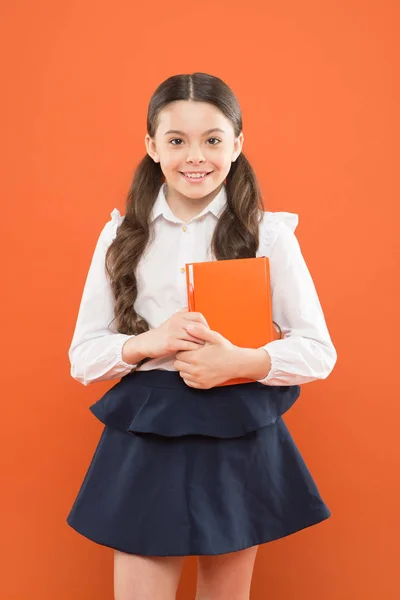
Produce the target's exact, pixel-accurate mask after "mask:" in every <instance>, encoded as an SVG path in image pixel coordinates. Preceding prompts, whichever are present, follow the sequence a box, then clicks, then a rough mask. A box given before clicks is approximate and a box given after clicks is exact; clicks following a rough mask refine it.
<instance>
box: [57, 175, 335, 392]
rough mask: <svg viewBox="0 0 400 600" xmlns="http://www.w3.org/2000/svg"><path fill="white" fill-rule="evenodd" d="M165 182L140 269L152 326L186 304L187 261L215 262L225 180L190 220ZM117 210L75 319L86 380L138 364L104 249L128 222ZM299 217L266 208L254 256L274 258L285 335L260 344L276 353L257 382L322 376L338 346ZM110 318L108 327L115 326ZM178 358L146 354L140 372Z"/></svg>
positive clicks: (141, 295) (76, 349) (276, 306)
mask: <svg viewBox="0 0 400 600" xmlns="http://www.w3.org/2000/svg"><path fill="white" fill-rule="evenodd" d="M166 185H167V184H166V183H164V184H163V185H162V186H161V188H160V192H159V194H158V197H157V199H156V202H155V204H154V207H153V212H152V215H151V222H152V226H153V227H154V232H155V235H154V240H153V242H151V243H150V245H149V246H148V247H147V249H146V251H145V253H144V254H143V256H142V258H141V260H140V262H139V265H138V269H137V272H136V276H137V283H138V296H137V299H136V302H135V310H136V312H137V313H138V314H139V315H140V316H141V317H143V318H144V319H145V320H146V321H147V323H148V324H149V327H150V328H155V327H158V326H159V325H161V323H163V322H164V321H165V320H166V319H168V318H169V317H170V316H172V315H173V314H174V313H175V312H176V311H177V310H179V309H180V308H183V307H186V306H187V296H186V279H185V263H190V262H201V261H206V260H213V257H212V256H211V253H210V242H211V239H212V235H213V232H214V228H215V226H216V223H217V220H218V218H219V216H220V215H221V213H222V211H223V209H224V207H225V204H226V189H225V186H223V187H222V188H221V191H220V192H219V193H218V194H217V196H216V197H215V198H214V199H213V200H212V202H210V204H209V205H208V206H207V207H206V208H205V209H204V210H203V211H202V212H201V213H200V214H199V215H197V216H196V217H194V218H193V219H191V220H190V221H189V222H188V223H184V222H182V221H181V220H180V219H178V218H176V217H175V216H174V215H173V213H172V212H171V209H170V208H169V206H168V204H167V201H166V196H165V193H166ZM123 218H124V217H123V216H121V214H120V212H119V211H118V210H117V209H116V208H115V209H114V210H113V211H112V212H111V220H110V221H108V222H107V223H106V224H105V226H104V228H103V230H102V231H101V233H100V236H99V238H98V241H97V244H96V248H95V250H94V254H93V258H92V261H91V264H90V268H89V272H88V275H87V278H86V283H85V286H84V289H83V295H82V299H81V303H80V307H79V312H78V318H77V322H76V327H75V331H74V335H73V339H72V343H71V346H70V348H69V359H70V362H71V375H72V377H73V378H74V379H76V380H77V381H80V382H81V383H83V384H84V385H88V384H90V383H94V382H95V381H102V380H107V379H118V378H121V377H122V376H123V375H126V374H127V373H129V372H130V371H131V370H132V369H134V368H135V366H136V365H132V364H128V363H126V362H124V361H123V360H122V347H123V345H124V344H125V342H126V341H127V340H128V339H130V338H131V337H133V336H131V335H126V334H123V333H118V332H117V330H116V328H115V322H113V323H111V321H113V319H114V316H115V315H114V300H113V295H112V291H111V287H110V285H109V280H108V276H107V273H106V270H105V254H106V251H107V248H108V247H109V245H110V244H111V242H112V240H113V239H114V238H115V236H116V233H117V228H118V226H119V225H120V223H121V222H122V220H123ZM297 224H298V215H296V214H293V213H287V212H269V211H266V212H264V214H263V220H262V222H261V223H260V244H259V248H258V252H257V256H267V257H268V258H269V260H270V274H271V290H272V316H273V320H274V321H275V322H276V323H278V324H279V326H280V327H281V330H282V335H283V339H280V340H274V341H272V342H269V343H267V344H265V346H263V348H264V349H265V350H266V351H267V352H268V353H269V355H270V357H271V370H270V372H269V373H268V375H267V376H266V377H265V379H260V380H259V381H260V383H262V384H265V385H295V384H303V383H307V382H309V381H314V380H317V379H325V378H326V377H327V376H328V375H329V373H330V372H331V371H332V369H333V367H334V365H335V363H336V360H337V354H336V350H335V348H334V346H333V344H332V341H331V338H330V335H329V332H328V329H327V326H326V322H325V319H324V315H323V312H322V308H321V305H320V302H319V299H318V295H317V292H316V289H315V286H314V283H313V280H312V278H311V275H310V273H309V270H308V268H307V265H306V263H305V261H304V258H303V256H302V253H301V249H300V246H299V243H298V241H297V238H296V236H295V234H294V231H295V229H296V227H297ZM110 323H111V325H110ZM173 363H174V356H173V355H168V356H164V357H162V358H155V359H151V360H148V361H147V362H145V363H143V364H142V365H140V366H139V367H138V370H141V371H147V370H150V369H167V370H169V371H175V370H176V369H174V366H173Z"/></svg>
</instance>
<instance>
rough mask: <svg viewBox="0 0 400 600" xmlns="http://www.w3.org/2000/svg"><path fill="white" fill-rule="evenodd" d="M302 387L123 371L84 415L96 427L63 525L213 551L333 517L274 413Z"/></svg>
mask: <svg viewBox="0 0 400 600" xmlns="http://www.w3.org/2000/svg"><path fill="white" fill-rule="evenodd" d="M299 394H300V387H299V386H297V385H293V386H266V385H263V384H261V383H258V382H252V383H246V384H237V385H231V386H221V387H216V388H211V389H209V390H198V389H195V388H190V387H188V386H187V385H186V384H185V383H184V381H183V380H182V379H181V377H180V375H179V373H177V372H175V371H166V370H152V371H136V372H131V373H129V374H128V375H125V376H124V377H123V378H122V379H121V380H120V381H119V382H118V383H117V384H116V385H114V386H113V387H112V388H111V389H110V390H108V391H107V392H106V394H104V396H103V397H102V398H100V399H99V400H98V401H97V402H96V403H95V404H93V405H92V406H91V407H90V410H91V411H92V413H93V414H94V415H95V416H96V417H97V418H98V419H99V420H100V421H101V422H102V423H103V424H104V429H103V431H102V434H101V437H100V440H99V443H98V445H97V448H96V450H95V452H94V455H93V458H92V461H91V463H90V465H89V468H88V471H87V473H86V476H85V478H84V480H83V483H82V485H81V488H80V490H79V493H78V495H77V497H76V499H75V502H74V504H73V506H72V509H71V511H70V513H69V515H68V517H67V523H68V524H69V525H70V526H71V527H72V528H74V529H75V530H76V531H78V532H79V533H80V534H82V535H84V536H86V537H87V538H89V539H90V540H92V541H94V542H96V543H98V544H102V545H104V546H108V547H111V548H114V549H116V550H120V551H122V552H127V553H132V554H139V555H144V556H188V555H216V554H225V553H229V552H235V551H238V550H242V549H244V548H248V547H251V546H255V545H259V544H262V543H265V542H269V541H271V540H276V539H278V538H281V537H283V536H287V535H289V534H292V533H294V532H296V531H299V530H301V529H304V528H305V527H309V526H311V525H314V524H316V523H319V522H321V521H323V520H324V519H327V518H328V517H329V516H330V514H331V513H330V510H329V508H328V507H327V505H326V504H325V503H324V501H323V500H322V498H321V496H320V494H319V492H318V489H317V486H316V484H315V482H314V480H313V478H312V476H311V474H310V472H309V470H308V468H307V466H306V464H305V462H304V460H303V459H302V457H301V454H300V452H299V450H298V448H297V447H296V444H295V442H294V441H293V439H292V437H291V435H290V433H289V431H288V428H287V427H286V425H285V423H284V421H283V418H282V415H283V414H284V413H285V412H286V411H287V410H288V409H289V408H290V407H291V406H292V405H293V403H294V402H295V401H296V399H297V398H298V397H299Z"/></svg>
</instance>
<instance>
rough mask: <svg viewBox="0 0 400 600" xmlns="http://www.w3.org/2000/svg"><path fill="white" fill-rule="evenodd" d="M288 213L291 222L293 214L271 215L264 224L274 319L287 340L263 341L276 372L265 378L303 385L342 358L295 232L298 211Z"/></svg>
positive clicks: (269, 382) (269, 381) (321, 376)
mask: <svg viewBox="0 0 400 600" xmlns="http://www.w3.org/2000/svg"><path fill="white" fill-rule="evenodd" d="M275 215H283V216H285V213H275ZM286 215H288V216H289V217H290V216H291V217H292V221H291V222H290V218H289V222H288V219H287V218H283V220H281V219H279V217H278V220H275V221H271V220H270V219H268V218H266V219H265V224H264V226H263V235H264V242H265V244H264V248H263V251H264V252H266V254H264V255H268V256H269V260H270V271H271V291H272V314H273V320H274V321H275V322H276V323H278V324H279V326H280V327H281V330H282V334H283V339H280V340H275V341H273V342H269V343H268V344H266V345H265V346H263V348H264V349H265V350H266V351H267V352H268V353H269V355H270V357H271V370H270V372H269V373H268V375H267V377H266V378H264V379H260V380H259V382H260V383H262V384H264V385H300V384H303V383H307V382H310V381H314V380H317V379H325V378H326V377H327V376H328V375H329V374H330V373H331V371H332V369H333V367H334V365H335V363H336V360H337V353H336V350H335V348H334V346H333V344H332V340H331V338H330V335H329V332H328V329H327V325H326V322H325V318H324V314H323V311H322V308H321V304H320V301H319V298H318V295H317V292H316V289H315V286H314V282H313V280H312V277H311V275H310V272H309V270H308V268H307V265H306V262H305V260H304V258H303V255H302V252H301V249H300V245H299V242H298V240H297V238H296V236H295V234H294V229H295V227H296V225H297V215H290V213H286ZM293 217H294V218H295V222H294V223H293ZM285 221H286V222H285ZM293 225H294V226H293ZM273 230H274V231H273Z"/></svg>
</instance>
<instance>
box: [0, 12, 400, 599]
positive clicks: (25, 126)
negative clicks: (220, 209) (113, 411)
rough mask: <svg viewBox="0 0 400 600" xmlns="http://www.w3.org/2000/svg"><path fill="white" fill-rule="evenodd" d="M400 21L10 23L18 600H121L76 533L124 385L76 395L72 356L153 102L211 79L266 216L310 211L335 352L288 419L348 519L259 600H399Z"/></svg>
mask: <svg viewBox="0 0 400 600" xmlns="http://www.w3.org/2000/svg"><path fill="white" fill-rule="evenodd" d="M394 4H395V3H394V2H393V3H390V2H388V1H387V2H378V0H375V1H373V0H372V1H371V2H364V1H362V0H337V1H328V2H319V1H317V0H303V1H302V2H296V1H294V0H281V1H280V2H270V1H267V2H259V3H258V2H255V1H254V0H253V2H250V3H249V2H246V3H245V5H244V6H245V10H243V6H242V5H241V4H239V3H233V4H232V2H231V1H229V2H228V0H224V1H222V2H215V1H211V0H204V2H202V3H201V4H195V5H192V4H190V3H187V2H173V3H165V2H162V1H159V0H155V1H154V2H153V3H152V5H151V8H150V7H149V8H147V7H148V6H149V5H148V3H144V5H143V7H142V8H141V6H140V5H139V3H135V2H128V1H126V0H125V1H119V2H104V1H100V2H99V1H96V2H95V1H94V0H86V2H81V1H78V0H70V1H68V2H50V1H49V0H47V1H46V0H39V1H38V2H28V1H27V0H24V1H22V0H13V2H8V3H4V4H3V6H2V8H1V14H2V17H1V19H0V21H1V23H2V29H3V32H2V34H1V36H0V39H1V44H2V45H4V47H3V48H2V52H1V56H2V58H3V61H4V69H5V71H4V72H5V76H4V75H3V78H2V83H3V86H2V87H3V92H2V97H1V102H2V108H1V111H0V112H1V116H2V118H3V120H4V123H3V124H2V127H1V136H2V144H1V146H2V157H1V163H2V167H4V174H3V176H2V179H1V181H2V215H1V222H2V225H3V229H4V231H3V235H2V236H1V237H2V242H3V243H4V248H3V251H2V257H3V260H2V269H1V270H2V277H3V278H4V277H5V285H4V279H3V286H4V287H3V291H2V297H3V298H5V311H4V313H3V316H2V340H3V343H2V352H3V354H4V357H3V365H4V366H5V368H3V377H2V384H3V386H2V388H3V389H2V409H3V415H2V435H1V444H2V448H1V449H0V456H1V463H2V466H1V473H2V480H3V481H2V483H3V485H4V487H3V492H2V494H1V500H0V502H1V504H2V507H1V516H2V527H1V552H2V554H3V555H2V557H1V562H0V564H1V565H2V567H4V569H5V570H4V573H3V575H2V578H1V580H0V588H1V589H0V598H1V600H36V599H37V600H54V599H55V598H56V599H57V600H72V599H73V600H88V599H89V598H96V600H109V599H110V598H112V551H111V550H109V549H105V548H103V547H100V546H97V545H95V544H93V543H91V542H89V541H87V540H85V539H84V538H82V537H81V536H79V535H78V534H76V533H75V532H74V531H73V530H71V529H70V528H69V527H68V526H67V525H66V523H65V518H66V516H67V513H68V511H69V509H70V506H71V504H72V502H73V500H74V498H75V495H76V493H77V491H78V487H79V485H80V483H81V480H82V478H83V476H84V474H85V472H86V468H87V466H88V463H89V460H90V458H91V456H92V453H93V451H94V448H95V445H96V444H97V440H98V438H99V435H100V432H101V425H100V424H99V422H97V421H96V420H95V419H94V418H93V416H92V415H91V413H90V412H89V410H88V406H89V405H90V404H91V403H93V402H94V401H95V400H96V399H97V398H98V397H100V395H101V394H103V393H104V391H105V390H106V389H107V388H108V387H109V384H106V383H99V384H94V385H93V386H89V387H87V388H85V387H84V386H82V385H81V384H78V383H77V382H75V381H74V380H73V379H72V378H71V377H70V376H69V363H68V359H67V350H68V346H69V343H70V341H71V337H72V332H73V327H74V325H75V319H76V316H77V310H78V305H79V300H80V296H81V293H82V289H83V283H84V279H85V277H86V272H87V269H88V266H89V261H90V258H91V254H92V251H93V248H94V243H95V241H96V238H97V235H98V233H99V231H100V229H101V228H102V226H103V225H104V223H105V221H107V220H108V218H109V213H110V212H111V210H112V209H113V208H114V207H118V208H120V209H121V210H122V209H123V207H124V199H125V194H126V192H127V190H128V187H129V184H130V180H131V175H132V172H133V169H134V167H135V164H136V163H137V162H138V160H139V159H140V158H141V157H142V156H143V154H144V152H145V147H144V141H143V138H144V135H145V116H146V108H147V103H148V100H149V98H150V95H151V93H152V92H153V91H154V89H155V87H156V86H157V85H158V84H159V83H160V82H161V81H162V80H164V79H165V78H167V77H168V76H170V75H172V74H176V73H180V72H192V71H196V70H199V71H205V72H209V73H211V74H215V75H219V76H221V77H222V78H223V79H224V80H225V81H226V82H227V83H228V84H230V85H231V86H232V87H233V89H234V91H235V92H236V93H237V95H238V98H239V101H240V103H241V106H242V109H243V114H244V133H245V137H246V140H245V147H244V150H245V152H246V153H247V155H248V156H249V158H250V160H251V161H252V163H253V164H254V167H255V169H256V172H257V173H258V175H259V178H260V181H261V184H262V187H263V190H264V194H265V197H266V199H267V202H268V208H269V209H270V210H287V211H291V212H296V213H299V215H300V224H299V228H298V230H297V235H298V239H299V240H300V243H301V245H302V249H303V253H304V256H305V258H306V260H307V262H308V265H309V268H310V270H311V273H312V275H313V278H314V281H315V283H316V286H317V289H318V292H319V296H320V299H321V302H322V305H323V307H324V311H325V315H326V319H327V322H328V326H329V329H330V331H331V335H332V338H333V340H334V342H335V345H336V347H337V350H338V354H339V360H338V363H337V367H336V369H335V371H334V373H333V374H332V375H331V376H330V377H329V379H328V380H327V381H325V382H314V383H311V384H307V385H305V386H304V387H303V392H302V396H301V399H300V400H299V402H298V403H297V404H296V405H295V407H294V408H293V409H292V410H291V411H290V412H289V413H288V414H287V416H286V419H285V420H286V423H287V424H288V426H289V428H290V430H291V432H292V434H293V436H294V438H295V440H296V442H297V444H298V446H299V448H300V451H301V452H302V454H303V456H304V458H305V460H306V462H307V464H308V466H309V468H310V470H311V472H312V474H313V476H314V477H315V479H316V481H317V483H318V486H319V488H320V491H321V493H322V495H323V497H324V499H325V500H326V502H327V503H328V505H329V506H330V508H331V510H332V513H333V515H332V517H331V519H329V520H328V521H326V522H324V523H322V524H320V525H317V526H315V527H314V528H310V529H307V530H304V531H302V532H299V533H297V534H295V535H294V536H290V537H288V538H285V539H282V540H278V541H276V542H273V543H271V544H268V545H265V546H263V547H262V548H261V549H260V551H259V555H258V560H257V563H256V568H255V573H254V580H253V595H252V598H253V599H254V600H263V599H267V598H271V599H272V598H278V597H279V598H280V600H292V599H293V598H296V599H297V600H301V599H307V600H322V599H323V600H347V599H352V600H353V599H357V600H358V599H361V598H362V599H363V600H369V599H371V600H372V599H374V600H376V599H377V598H385V600H389V599H394V598H398V597H400V585H399V581H398V568H397V562H398V543H399V534H400V531H399V517H398V515H399V503H400V493H399V492H400V490H399V487H400V484H399V473H400V464H399V463H400V460H399V455H400V451H399V434H398V429H399V416H400V402H399V400H400V398H399V396H400V394H399V385H400V384H399V383H398V378H397V374H398V368H397V370H396V368H395V363H394V353H395V351H396V348H395V340H396V341H397V340H398V339H399V337H398V335H396V333H398V330H397V331H395V329H394V328H395V326H396V321H397V324H398V319H395V318H394V316H393V315H394V314H395V312H396V309H397V310H398V307H399V305H400V302H399V298H398V295H399V287H398V278H399V268H398V265H399V251H398V246H397V248H395V228H396V229H397V228H398V224H399V217H400V215H399V209H398V203H396V206H395V205H394V199H395V190H394V164H395V160H394V156H395V149H396V150H397V149H398V136H397V140H396V148H395V143H394V139H395V136H394V135H393V131H394V127H395V125H396V122H395V120H396V119H397V112H398V106H399V102H398V101H399V99H398V97H397V102H396V97H395V91H394V85H393V84H394V69H395V64H394V56H395V51H396V50H397V51H398V47H397V48H395V37H394V31H395V16H396V15H395V14H394V12H395V8H394ZM397 28H398V26H397ZM4 84H5V85H4ZM397 179H398V178H397ZM397 191H398V186H397ZM398 197H399V196H398V194H397V198H396V199H397V200H398ZM396 242H398V236H396ZM394 280H395V281H396V283H395V282H394ZM396 295H397V298H396ZM396 366H397V365H396ZM396 553H397V559H396ZM194 566H195V565H194V561H193V559H191V560H189V561H188V563H187V566H186V568H185V571H184V576H183V579H182V582H181V587H180V592H179V598H180V600H186V599H189V598H190V597H191V596H190V593H191V591H193V586H194V579H193V577H194Z"/></svg>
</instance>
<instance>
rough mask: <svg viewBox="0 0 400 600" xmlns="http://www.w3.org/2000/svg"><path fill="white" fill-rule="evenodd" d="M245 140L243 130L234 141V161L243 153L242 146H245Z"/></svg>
mask: <svg viewBox="0 0 400 600" xmlns="http://www.w3.org/2000/svg"><path fill="white" fill-rule="evenodd" d="M243 142H244V135H243V132H241V133H240V134H239V136H238V137H237V138H235V142H234V146H233V154H232V162H235V160H236V159H237V157H238V156H239V154H240V153H241V151H242V148H243Z"/></svg>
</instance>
